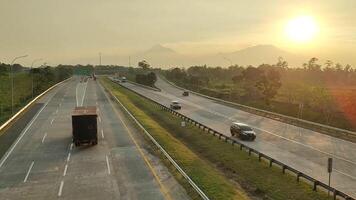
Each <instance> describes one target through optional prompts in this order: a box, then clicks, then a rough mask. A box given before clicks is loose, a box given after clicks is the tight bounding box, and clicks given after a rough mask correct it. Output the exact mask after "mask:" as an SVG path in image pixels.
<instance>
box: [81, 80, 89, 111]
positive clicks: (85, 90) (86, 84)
mask: <svg viewBox="0 0 356 200" xmlns="http://www.w3.org/2000/svg"><path fill="white" fill-rule="evenodd" d="M87 87H88V82H86V83H85V89H84V94H83V97H82V104H81V106H83V104H84V99H85V93H86V92H87Z"/></svg>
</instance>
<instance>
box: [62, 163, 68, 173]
mask: <svg viewBox="0 0 356 200" xmlns="http://www.w3.org/2000/svg"><path fill="white" fill-rule="evenodd" d="M67 170H68V164H66V166H65V167H64V171H63V176H66V174H67Z"/></svg>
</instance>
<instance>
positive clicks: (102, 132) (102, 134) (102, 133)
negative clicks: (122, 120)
mask: <svg viewBox="0 0 356 200" xmlns="http://www.w3.org/2000/svg"><path fill="white" fill-rule="evenodd" d="M101 138H103V139H104V130H103V129H101Z"/></svg>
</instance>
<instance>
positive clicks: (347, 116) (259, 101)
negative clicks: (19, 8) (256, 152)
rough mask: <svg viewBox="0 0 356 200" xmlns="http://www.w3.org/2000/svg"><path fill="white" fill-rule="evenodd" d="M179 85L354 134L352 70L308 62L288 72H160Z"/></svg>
mask: <svg viewBox="0 0 356 200" xmlns="http://www.w3.org/2000/svg"><path fill="white" fill-rule="evenodd" d="M161 71H162V73H163V74H164V75H165V77H166V78H167V79H168V80H170V81H172V82H173V83H175V84H177V85H178V86H181V87H184V88H187V89H190V90H193V91H196V92H199V93H202V94H205V95H209V96H212V97H216V98H220V99H223V100H227V101H232V102H236V103H240V104H244V105H248V106H251V107H255V108H259V109H263V110H268V111H272V112H276V113H280V114H284V115H288V116H292V117H297V118H301V119H305V120H309V121H313V122H317V123H321V124H326V125H330V126H334V127H339V128H343V129H348V130H353V131H355V130H356V117H355V116H356V104H355V102H356V69H353V68H352V67H351V66H350V65H346V66H343V65H341V64H338V63H336V64H334V63H333V62H332V61H327V62H326V63H325V64H324V65H322V64H320V63H319V62H318V59H317V58H312V59H310V60H309V61H308V62H306V63H305V64H304V65H303V66H302V67H300V68H290V67H288V63H287V62H286V61H284V60H283V59H282V58H280V59H279V61H278V62H277V63H276V64H274V65H268V64H262V65H260V66H258V67H253V66H247V67H243V66H239V65H234V66H230V67H229V68H221V67H207V66H192V67H190V68H188V69H183V68H173V69H170V70H161Z"/></svg>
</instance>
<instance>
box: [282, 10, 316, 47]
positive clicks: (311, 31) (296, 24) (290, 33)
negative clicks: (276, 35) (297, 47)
mask: <svg viewBox="0 0 356 200" xmlns="http://www.w3.org/2000/svg"><path fill="white" fill-rule="evenodd" d="M318 32H319V27H318V24H317V23H316V21H315V20H314V18H313V17H311V16H298V17H296V18H294V19H291V20H290V21H289V22H288V23H287V25H286V26H285V33H286V36H287V37H288V39H289V40H292V41H293V42H297V43H306V42H310V41H311V40H313V39H314V38H315V37H316V35H317V33H318Z"/></svg>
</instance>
